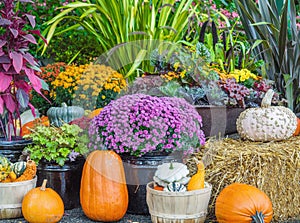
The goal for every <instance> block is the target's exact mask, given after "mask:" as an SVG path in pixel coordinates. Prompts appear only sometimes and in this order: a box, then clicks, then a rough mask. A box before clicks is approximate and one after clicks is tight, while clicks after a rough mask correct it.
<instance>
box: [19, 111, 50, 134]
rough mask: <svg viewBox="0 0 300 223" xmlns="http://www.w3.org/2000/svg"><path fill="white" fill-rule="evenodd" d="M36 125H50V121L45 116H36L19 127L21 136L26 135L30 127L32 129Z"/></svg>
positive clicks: (29, 131)
mask: <svg viewBox="0 0 300 223" xmlns="http://www.w3.org/2000/svg"><path fill="white" fill-rule="evenodd" d="M36 125H44V126H50V122H49V119H48V117H47V116H43V117H41V118H36V119H34V120H33V121H30V122H27V123H26V124H24V125H23V126H22V128H21V136H24V135H28V134H30V133H31V130H30V129H33V128H34V127H35V126H36Z"/></svg>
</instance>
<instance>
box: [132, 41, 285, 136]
mask: <svg viewBox="0 0 300 223" xmlns="http://www.w3.org/2000/svg"><path fill="white" fill-rule="evenodd" d="M235 53H237V52H235ZM151 54H152V56H151V63H152V64H153V65H154V69H155V71H156V72H157V73H158V75H160V76H161V77H162V78H163V79H164V80H165V83H164V84H162V86H159V87H157V89H156V91H153V90H152V91H151V90H148V92H156V94H157V92H158V94H160V95H165V96H177V97H183V98H186V99H188V101H189V102H190V103H191V104H193V105H194V106H195V107H196V109H197V111H198V112H199V113H200V115H201V116H202V119H203V131H204V133H205V136H215V135H219V134H222V135H228V134H233V133H236V125H235V122H236V119H237V117H238V116H239V114H240V113H241V112H242V111H243V110H245V109H246V108H249V107H258V106H259V105H260V103H261V100H262V98H263V96H264V95H265V93H266V92H267V90H268V89H270V88H274V86H273V84H274V82H272V81H269V80H267V79H264V78H262V76H261V75H260V74H259V72H258V71H257V70H258V69H253V68H252V69H250V67H249V69H248V68H246V67H238V66H236V67H235V66H231V67H232V68H231V69H230V70H231V71H229V72H228V71H226V69H224V68H222V67H221V66H220V65H219V64H216V63H215V62H213V61H212V59H211V51H210V50H209V49H208V48H207V47H206V46H205V45H204V44H203V43H201V42H198V43H197V44H196V45H195V46H192V47H180V45H179V46H178V48H176V52H172V51H166V52H162V53H159V52H158V50H154V51H152V52H151ZM244 63H246V61H244ZM224 66H225V65H224ZM133 84H135V83H134V82H133ZM279 100H280V95H279V94H278V93H276V95H275V97H274V102H275V101H276V102H279Z"/></svg>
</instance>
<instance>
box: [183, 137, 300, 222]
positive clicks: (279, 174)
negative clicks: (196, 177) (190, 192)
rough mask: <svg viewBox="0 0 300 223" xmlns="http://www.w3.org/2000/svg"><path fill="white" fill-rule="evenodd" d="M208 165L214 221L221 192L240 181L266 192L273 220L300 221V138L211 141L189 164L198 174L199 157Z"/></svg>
mask: <svg viewBox="0 0 300 223" xmlns="http://www.w3.org/2000/svg"><path fill="white" fill-rule="evenodd" d="M194 157H196V158H197V159H202V160H203V161H204V163H205V165H206V181H207V182H209V183H211V184H212V185H213V191H212V198H211V201H210V206H209V215H208V217H209V218H211V219H213V218H214V205H215V201H216V198H217V196H218V194H219V192H220V191H221V190H222V189H223V188H225V187H226V186H227V185H229V184H231V183H234V182H240V183H246V184H250V185H253V186H256V187H257V188H259V189H261V190H262V191H264V192H265V193H266V194H267V195H268V196H269V197H270V199H271V201H272V204H273V210H274V216H273V221H274V222H278V221H285V220H287V219H298V220H300V137H299V136H298V137H292V138H290V139H289V140H284V141H280V142H268V143H262V142H250V141H243V140H240V139H232V138H225V139H221V140H216V139H210V140H209V141H208V142H207V144H206V146H205V151H204V152H202V153H196V154H193V155H191V156H190V157H189V158H188V159H187V165H188V167H189V169H190V172H191V174H193V173H195V171H196V168H197V167H196V164H195V158H194Z"/></svg>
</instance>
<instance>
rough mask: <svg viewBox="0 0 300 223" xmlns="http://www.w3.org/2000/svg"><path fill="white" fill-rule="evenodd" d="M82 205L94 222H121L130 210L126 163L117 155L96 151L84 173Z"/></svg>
mask: <svg viewBox="0 0 300 223" xmlns="http://www.w3.org/2000/svg"><path fill="white" fill-rule="evenodd" d="M80 203H81V207H82V210H83V212H84V213H85V215H86V216H87V217H88V218H90V219H92V220H94V221H104V222H110V221H118V220H120V219H121V218H123V216H124V215H125V213H126V211H127V207H128V191H127V186H126V180H125V173H124V168H123V163H122V160H121V158H120V156H119V155H118V154H116V153H115V152H113V151H108V150H95V151H93V152H92V153H90V154H89V156H88V157H87V159H86V162H85V164H84V167H83V171H82V178H81V187H80Z"/></svg>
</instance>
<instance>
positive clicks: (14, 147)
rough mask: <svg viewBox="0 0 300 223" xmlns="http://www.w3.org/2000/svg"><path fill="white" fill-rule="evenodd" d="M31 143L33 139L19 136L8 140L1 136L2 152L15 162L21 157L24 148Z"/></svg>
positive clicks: (0, 148) (0, 146)
mask: <svg viewBox="0 0 300 223" xmlns="http://www.w3.org/2000/svg"><path fill="white" fill-rule="evenodd" d="M30 144H32V140H31V139H23V138H21V137H17V138H13V139H12V140H11V141H7V140H6V139H5V138H4V137H0V154H1V155H3V156H5V157H6V158H8V159H9V160H10V162H12V163H14V162H17V161H18V160H19V159H20V156H21V155H22V151H23V149H24V148H25V147H26V146H28V145H30Z"/></svg>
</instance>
